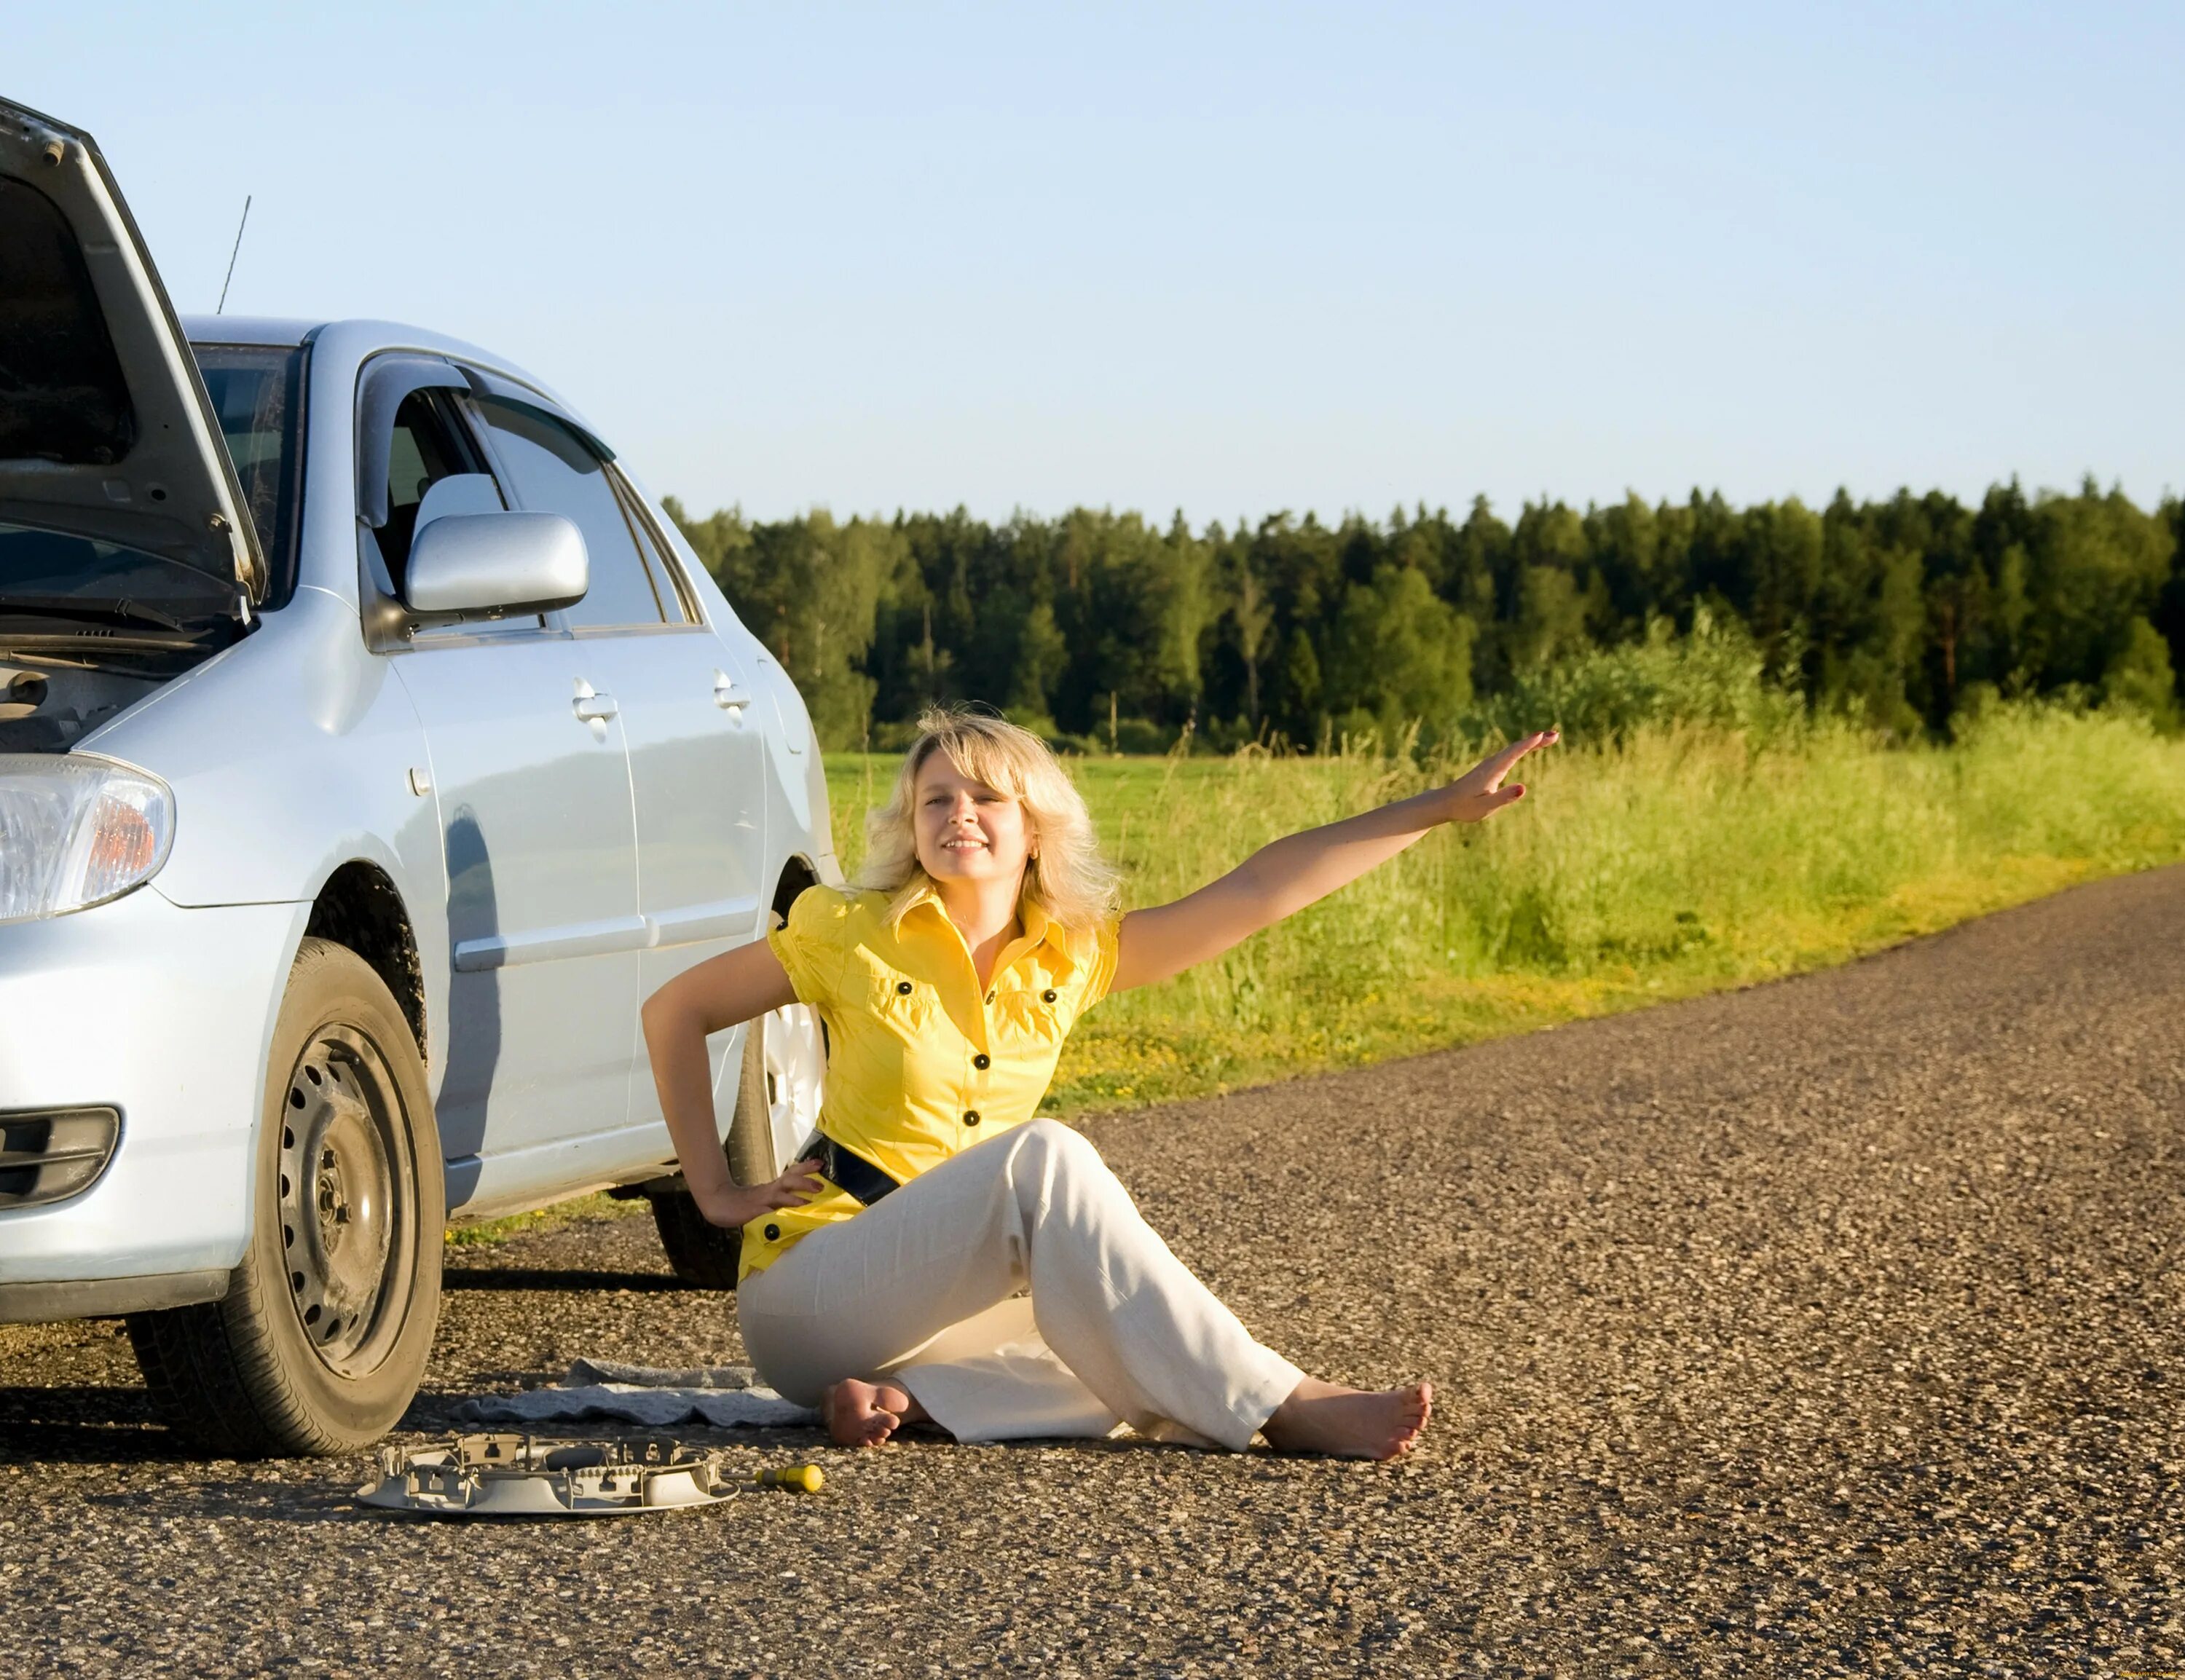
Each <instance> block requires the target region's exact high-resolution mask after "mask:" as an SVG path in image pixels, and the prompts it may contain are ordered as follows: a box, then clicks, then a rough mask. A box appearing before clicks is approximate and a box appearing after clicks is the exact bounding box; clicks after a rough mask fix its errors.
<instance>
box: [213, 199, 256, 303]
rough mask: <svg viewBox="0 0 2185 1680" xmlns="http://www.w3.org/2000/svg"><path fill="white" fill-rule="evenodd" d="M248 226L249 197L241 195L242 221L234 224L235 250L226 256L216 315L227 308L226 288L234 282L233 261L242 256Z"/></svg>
mask: <svg viewBox="0 0 2185 1680" xmlns="http://www.w3.org/2000/svg"><path fill="white" fill-rule="evenodd" d="M248 226H250V195H249V193H244V194H243V220H241V221H238V222H237V223H236V224H235V248H234V249H233V250H232V251H230V252H229V253H228V254H227V278H226V279H225V280H223V281H221V282H220V303H219V304H218V306H217V307H215V309H214V310H213V313H214V314H215V315H218V314H220V313H221V310H225V309H226V307H227V288H228V287H230V286H232V284H234V282H235V260H236V258H237V257H238V256H240V255H242V254H243V229H244V228H246V227H248Z"/></svg>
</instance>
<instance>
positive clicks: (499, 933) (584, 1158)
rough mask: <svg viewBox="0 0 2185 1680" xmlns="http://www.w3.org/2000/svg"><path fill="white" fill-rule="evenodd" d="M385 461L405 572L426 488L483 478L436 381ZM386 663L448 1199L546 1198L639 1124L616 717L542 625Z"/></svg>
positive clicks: (407, 406)
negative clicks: (428, 980) (444, 926)
mask: <svg viewBox="0 0 2185 1680" xmlns="http://www.w3.org/2000/svg"><path fill="white" fill-rule="evenodd" d="M367 456H369V452H367ZM387 460H388V477H389V487H390V488H389V493H388V500H387V505H386V509H385V513H384V516H383V517H384V522H383V524H382V526H381V527H379V529H378V530H377V531H375V532H371V533H367V536H366V541H367V542H368V543H370V544H373V545H374V547H373V549H372V550H368V551H367V555H366V558H367V560H368V561H369V560H372V559H374V558H376V559H377V560H379V561H382V562H383V565H384V567H385V569H386V571H387V572H388V573H389V574H391V576H392V577H393V578H400V576H401V573H402V569H403V562H404V561H405V552H404V551H405V550H406V548H407V545H408V544H409V542H410V541H411V538H412V535H413V533H414V528H415V525H416V521H417V519H418V517H419V516H420V514H421V513H425V514H429V513H430V512H431V511H432V510H431V508H430V507H429V506H428V505H426V498H425V496H424V492H425V490H426V489H427V487H428V486H431V485H433V484H436V483H443V482H445V481H447V480H450V479H451V478H457V477H468V478H469V482H471V483H482V482H483V481H480V480H478V479H477V478H476V477H472V475H475V474H476V472H477V471H478V468H479V467H481V466H485V465H487V462H486V460H484V458H483V455H482V454H481V453H480V452H479V449H478V441H477V438H476V436H475V434H474V433H472V432H471V430H470V429H469V427H468V424H467V420H466V417H465V416H464V415H463V413H462V412H461V403H460V402H459V401H458V400H457V399H455V397H454V396H452V395H451V394H450V393H449V392H447V391H445V390H441V389H421V390H417V391H416V392H413V393H411V394H410V395H408V396H406V397H405V398H404V399H402V401H401V405H400V408H399V410H397V412H396V414H395V416H394V437H393V440H392V444H391V447H390V448H389V449H388V452H387ZM504 485H506V481H504ZM450 488H455V486H453V485H450ZM442 500H443V499H442V498H439V497H435V498H433V501H435V502H440V501H442ZM444 505H447V506H448V507H449V508H450V511H461V508H462V507H463V506H464V505H467V503H466V500H465V499H461V498H457V499H454V500H447V501H446V502H445V504H444ZM596 576H597V574H596V573H595V578H596ZM608 587H609V588H612V581H610V583H609V585H608ZM393 665H394V670H395V672H396V674H397V676H398V677H399V678H400V681H401V683H402V685H403V687H404V688H405V689H406V690H407V691H408V693H409V695H410V697H411V700H412V702H413V703H414V704H415V705H416V709H417V713H418V716H419V717H420V718H421V720H422V723H423V724H424V730H425V739H426V746H427V756H428V761H429V768H428V775H429V778H430V781H431V788H430V790H429V791H430V794H431V796H432V797H433V800H434V801H435V802H436V803H437V806H438V808H439V821H440V827H441V834H442V839H443V844H444V847H445V851H446V857H447V868H448V907H447V913H448V935H449V947H450V967H451V969H452V972H451V974H450V982H449V1012H448V1013H449V1027H448V1031H449V1041H448V1045H447V1052H446V1056H445V1058H444V1074H443V1076H442V1080H441V1086H440V1090H439V1095H438V1098H437V1103H436V1107H437V1111H438V1114H439V1125H440V1136H441V1141H442V1145H443V1147H444V1151H445V1153H446V1154H447V1155H448V1156H449V1158H450V1163H449V1174H448V1184H449V1201H450V1205H451V1206H454V1205H458V1204H460V1203H463V1202H472V1203H477V1204H478V1205H481V1206H484V1205H498V1204H500V1203H517V1202H521V1201H522V1200H524V1199H526V1198H527V1197H530V1196H534V1195H541V1194H550V1193H551V1192H554V1191H556V1190H559V1189H562V1188H565V1187H567V1185H569V1184H570V1183H572V1182H574V1181H576V1180H580V1179H581V1178H583V1177H584V1175H586V1173H587V1172H588V1170H590V1160H589V1155H590V1152H589V1151H587V1150H585V1149H584V1148H583V1147H579V1146H580V1143H581V1141H582V1140H585V1139H588V1138H593V1137H596V1136H600V1135H601V1134H606V1133H612V1132H615V1131H617V1130H620V1129H622V1128H623V1126H625V1125H627V1123H628V1119H629V1031H628V1028H629V1021H630V1019H631V1017H632V1015H633V1013H634V1011H635V1009H636V1007H637V986H638V956H637V953H638V952H639V950H640V948H641V947H642V946H643V945H644V944H645V922H644V919H643V918H642V916H641V915H640V913H639V910H638V897H637V838H636V825H635V822H634V818H633V815H632V812H631V803H630V780H629V751H628V748H627V745H626V744H625V741H624V739H623V730H622V723H621V720H620V718H619V717H617V715H616V712H615V707H614V704H613V701H612V696H611V691H610V690H608V689H607V688H606V684H605V683H604V682H603V681H601V680H600V678H601V676H602V673H601V671H600V670H599V668H598V667H597V666H596V664H595V663H594V662H593V650H591V649H590V647H588V645H586V644H584V642H582V641H580V640H578V639H577V638H575V637H573V636H572V635H570V634H569V633H567V630H566V629H564V628H561V627H559V626H557V625H555V624H553V623H552V622H550V621H547V620H542V619H540V618H539V617H537V616H535V615H534V616H533V617H528V618H525V619H522V620H521V621H519V622H510V623H502V624H496V623H491V622H482V623H473V624H465V625H461V626H457V627H454V628H449V629H439V630H435V629H421V630H419V631H418V632H417V633H416V635H415V636H414V637H413V638H412V639H411V642H410V644H409V647H408V650H407V651H405V653H403V654H402V655H400V656H398V657H396V658H395V659H394V661H393Z"/></svg>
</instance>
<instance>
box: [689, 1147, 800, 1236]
mask: <svg viewBox="0 0 2185 1680" xmlns="http://www.w3.org/2000/svg"><path fill="white" fill-rule="evenodd" d="M818 1175H819V1161H818V1159H817V1158H813V1159H811V1160H807V1161H796V1162H793V1163H791V1165H790V1167H789V1169H787V1170H786V1171H785V1172H784V1173H783V1174H782V1175H781V1176H780V1178H778V1179H775V1180H773V1181H772V1182H771V1183H768V1184H754V1185H750V1186H745V1185H731V1186H729V1188H728V1189H727V1190H725V1191H722V1192H717V1193H716V1194H714V1195H712V1196H709V1197H697V1196H696V1192H692V1194H693V1197H694V1198H695V1199H696V1200H697V1202H698V1210H699V1211H700V1212H701V1213H702V1214H705V1216H706V1221H707V1224H709V1225H719V1226H720V1227H722V1228H723V1229H724V1230H726V1231H735V1230H739V1229H740V1228H741V1227H743V1226H745V1225H749V1224H750V1223H751V1222H752V1220H755V1219H757V1217H758V1216H759V1215H760V1214H770V1213H772V1212H773V1211H774V1209H775V1208H801V1207H802V1206H803V1205H804V1203H807V1202H809V1201H810V1200H811V1199H812V1198H813V1197H815V1196H817V1195H818V1194H819V1192H820V1191H821V1189H822V1188H824V1186H822V1185H821V1184H820V1182H819V1176H818Z"/></svg>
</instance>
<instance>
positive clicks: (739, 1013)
mask: <svg viewBox="0 0 2185 1680" xmlns="http://www.w3.org/2000/svg"><path fill="white" fill-rule="evenodd" d="M794 1002H796V989H795V988H794V987H792V986H791V985H790V983H789V975H788V974H787V972H786V971H785V969H784V968H782V966H781V959H780V957H776V956H775V955H774V947H773V946H770V945H768V943H767V942H766V941H765V940H763V939H762V940H752V943H751V944H749V945H744V946H737V947H736V949H735V950H734V951H727V952H722V953H721V955H719V956H718V957H711V958H708V959H707V961H705V962H703V963H699V964H698V965H697V966H696V968H686V969H685V970H684V971H683V973H681V974H678V975H677V976H676V977H675V978H674V979H673V980H670V981H668V984H667V985H664V986H662V987H661V988H660V990H659V991H656V992H654V993H653V994H652V996H650V997H648V998H646V999H645V1008H644V1010H643V1011H642V1019H643V1020H644V1023H645V1051H646V1053H647V1054H648V1055H650V1056H651V1059H652V1083H653V1085H654V1086H655V1087H656V1088H657V1090H658V1091H659V1092H660V1112H661V1113H662V1114H664V1115H665V1116H666V1117H667V1119H668V1136H669V1137H670V1138H672V1139H673V1140H674V1143H675V1154H676V1158H677V1159H679V1161H680V1162H681V1163H682V1164H683V1181H684V1182H685V1184H686V1185H688V1186H690V1197H691V1199H692V1200H693V1201H695V1202H696V1203H697V1204H698V1208H699V1211H700V1212H701V1213H702V1214H705V1216H706V1217H707V1220H711V1221H712V1223H713V1224H715V1225H724V1226H734V1225H745V1224H747V1223H748V1222H749V1221H751V1220H755V1219H757V1217H758V1216H759V1215H760V1214H763V1213H766V1212H768V1211H769V1210H770V1209H772V1208H793V1207H795V1206H796V1204H797V1203H801V1202H808V1201H809V1200H811V1198H812V1197H813V1195H814V1194H815V1193H816V1192H818V1191H819V1180H817V1179H815V1178H813V1176H812V1174H813V1171H814V1170H815V1169H817V1167H818V1165H819V1164H818V1163H817V1162H815V1161H799V1162H797V1163H796V1164H795V1165H793V1166H791V1168H790V1169H789V1170H788V1171H786V1172H785V1173H784V1174H782V1175H781V1176H780V1178H778V1179H776V1180H774V1182H773V1183H771V1184H757V1185H751V1186H741V1185H739V1184H737V1182H736V1181H735V1180H734V1179H732V1178H730V1177H729V1163H728V1158H727V1157H726V1156H725V1155H724V1154H723V1153H721V1135H720V1132H719V1131H718V1129H717V1128H718V1125H719V1121H718V1117H717V1116H716V1115H715V1113H714V1112H713V1074H712V1066H711V1064H710V1063H709V1062H708V1060H707V1055H706V1035H707V1034H708V1033H717V1032H725V1031H727V1030H729V1028H730V1027H733V1026H735V1025H738V1024H740V1023H742V1022H745V1021H751V1020H756V1019H757V1018H758V1017H759V1016H761V1015H763V1014H764V1013H766V1012H767V1011H768V1010H769V1009H780V1008H782V1007H785V1006H787V1005H789V1004H791V1003H794Z"/></svg>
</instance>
